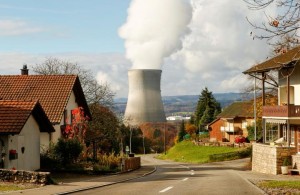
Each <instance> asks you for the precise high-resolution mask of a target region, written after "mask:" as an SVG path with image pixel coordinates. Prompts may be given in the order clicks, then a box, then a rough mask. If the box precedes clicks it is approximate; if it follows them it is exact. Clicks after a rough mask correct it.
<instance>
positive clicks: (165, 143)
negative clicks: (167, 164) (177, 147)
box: [164, 123, 166, 154]
mask: <svg viewBox="0 0 300 195" xmlns="http://www.w3.org/2000/svg"><path fill="white" fill-rule="evenodd" d="M164 129H165V130H164V152H165V154H166V123H164Z"/></svg>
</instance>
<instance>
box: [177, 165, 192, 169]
mask: <svg viewBox="0 0 300 195" xmlns="http://www.w3.org/2000/svg"><path fill="white" fill-rule="evenodd" d="M179 166H181V167H183V168H186V169H190V167H188V166H185V165H179Z"/></svg>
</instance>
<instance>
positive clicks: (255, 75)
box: [254, 74, 257, 141]
mask: <svg viewBox="0 0 300 195" xmlns="http://www.w3.org/2000/svg"><path fill="white" fill-rule="evenodd" d="M254 140H255V141H256V140H257V138H256V74H255V76H254Z"/></svg>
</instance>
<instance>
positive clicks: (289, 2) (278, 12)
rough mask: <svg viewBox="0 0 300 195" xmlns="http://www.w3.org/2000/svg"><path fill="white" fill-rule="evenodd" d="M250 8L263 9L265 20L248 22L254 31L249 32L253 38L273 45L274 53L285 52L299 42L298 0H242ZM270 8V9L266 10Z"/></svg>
mask: <svg viewBox="0 0 300 195" xmlns="http://www.w3.org/2000/svg"><path fill="white" fill-rule="evenodd" d="M244 1H245V2H246V4H247V5H248V8H249V9H250V10H254V11H257V10H260V11H261V10H263V11H264V13H265V17H266V21H267V22H264V21H262V22H261V23H260V24H256V23H254V22H253V21H250V20H249V19H248V21H249V23H250V24H251V25H252V27H253V28H254V31H255V32H253V33H252V32H251V36H253V39H255V38H257V39H264V40H267V42H268V44H270V45H271V46H273V47H274V53H275V54H280V53H285V52H287V51H288V50H290V49H292V48H293V47H295V46H298V45H299V44H300V40H299V28H300V26H299V24H300V17H299V10H300V2H299V0H244ZM268 8H272V9H273V10H272V11H269V10H268V11H266V10H267V9H268Z"/></svg>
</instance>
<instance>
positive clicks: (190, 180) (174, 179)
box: [74, 156, 263, 195]
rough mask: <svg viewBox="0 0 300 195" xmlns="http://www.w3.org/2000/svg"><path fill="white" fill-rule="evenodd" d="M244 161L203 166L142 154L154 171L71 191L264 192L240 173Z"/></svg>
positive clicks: (143, 193) (113, 193)
mask: <svg viewBox="0 0 300 195" xmlns="http://www.w3.org/2000/svg"><path fill="white" fill-rule="evenodd" d="M245 162H246V161H245V160H238V161H232V162H220V163H210V164H205V165H194V164H192V165H191V164H184V163H176V162H169V161H161V160H157V159H154V158H152V156H143V157H142V164H143V165H155V166H156V167H157V170H156V172H155V173H153V174H150V175H147V176H145V177H142V178H139V179H134V180H131V181H128V182H124V183H119V184H115V185H111V186H106V187H101V188H97V189H93V190H88V191H82V192H79V193H74V194H89V195H91V194H105V195H118V194H120V195H127V194H130V195H131V194H137V195H147V194H162V195H168V194H172V195H173V194H180V195H181V194H218V195H220V194H230V195H235V194H237V195H240V194H253V195H254V194H255V195H258V194H263V193H262V191H261V190H259V189H258V188H256V187H254V186H253V184H251V183H250V182H249V181H248V180H247V179H245V178H243V177H242V175H243V174H241V172H243V169H242V167H243V166H244V165H245Z"/></svg>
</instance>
